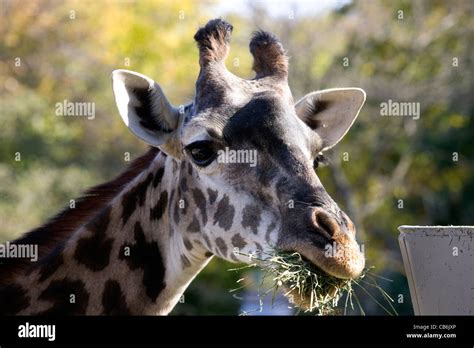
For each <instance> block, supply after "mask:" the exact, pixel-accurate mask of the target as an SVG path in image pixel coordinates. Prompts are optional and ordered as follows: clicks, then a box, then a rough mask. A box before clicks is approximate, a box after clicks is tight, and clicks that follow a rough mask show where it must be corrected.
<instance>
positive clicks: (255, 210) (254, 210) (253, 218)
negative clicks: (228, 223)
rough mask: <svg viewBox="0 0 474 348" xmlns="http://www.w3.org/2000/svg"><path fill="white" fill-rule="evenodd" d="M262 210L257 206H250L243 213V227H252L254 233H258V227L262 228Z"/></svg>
mask: <svg viewBox="0 0 474 348" xmlns="http://www.w3.org/2000/svg"><path fill="white" fill-rule="evenodd" d="M261 213H262V210H261V209H260V208H259V207H258V206H256V205H251V204H248V205H246V206H245V208H244V210H243V211H242V227H244V228H247V227H250V229H251V230H252V232H253V233H255V234H257V233H258V227H259V226H260V220H261Z"/></svg>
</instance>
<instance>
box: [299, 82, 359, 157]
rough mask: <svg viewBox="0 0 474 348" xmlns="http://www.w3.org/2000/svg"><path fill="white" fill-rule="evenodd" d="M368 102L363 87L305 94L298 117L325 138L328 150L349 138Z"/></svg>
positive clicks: (300, 102)
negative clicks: (348, 132) (365, 103)
mask: <svg viewBox="0 0 474 348" xmlns="http://www.w3.org/2000/svg"><path fill="white" fill-rule="evenodd" d="M364 102H365V92H364V91H363V90H362V89H360V88H334V89H325V90H322V91H318V92H312V93H309V94H307V95H305V96H304V97H303V98H301V99H300V100H299V101H298V102H297V103H296V104H295V109H296V114H297V115H298V117H299V118H300V119H301V120H303V121H304V122H305V123H306V124H307V125H308V126H309V127H310V128H311V129H312V130H313V131H315V132H316V133H317V134H318V135H319V136H320V137H321V139H322V141H323V148H322V151H324V150H328V149H330V148H331V147H333V146H334V145H336V144H337V143H338V142H339V141H340V140H341V139H342V138H343V137H344V135H346V133H347V131H348V130H349V128H351V126H352V124H353V123H354V121H355V119H356V118H357V115H358V114H359V111H360V109H361V108H362V105H364Z"/></svg>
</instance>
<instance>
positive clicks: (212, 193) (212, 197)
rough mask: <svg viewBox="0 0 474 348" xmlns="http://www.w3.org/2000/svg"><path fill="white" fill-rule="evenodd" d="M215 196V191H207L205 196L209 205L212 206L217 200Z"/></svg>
mask: <svg viewBox="0 0 474 348" xmlns="http://www.w3.org/2000/svg"><path fill="white" fill-rule="evenodd" d="M217 194H218V192H217V190H213V189H210V188H208V189H207V195H208V196H209V204H214V202H215V201H216V199H217Z"/></svg>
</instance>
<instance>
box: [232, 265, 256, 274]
mask: <svg viewBox="0 0 474 348" xmlns="http://www.w3.org/2000/svg"><path fill="white" fill-rule="evenodd" d="M253 267H257V264H256V263H252V264H250V265H245V266H242V267H237V268H229V269H228V270H227V271H228V272H235V271H241V270H243V269H247V268H253Z"/></svg>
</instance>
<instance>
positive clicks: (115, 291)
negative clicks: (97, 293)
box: [102, 279, 130, 315]
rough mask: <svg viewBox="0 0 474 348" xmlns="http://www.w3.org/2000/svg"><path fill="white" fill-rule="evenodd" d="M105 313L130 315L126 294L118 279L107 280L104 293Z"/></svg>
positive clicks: (103, 304)
mask: <svg viewBox="0 0 474 348" xmlns="http://www.w3.org/2000/svg"><path fill="white" fill-rule="evenodd" d="M102 306H103V312H102V313H103V314H105V315H129V314H130V311H129V309H128V306H127V300H126V298H125V294H124V293H123V291H122V288H121V287H120V283H119V282H118V281H116V280H113V279H109V280H107V281H106V282H105V285H104V292H103V293H102Z"/></svg>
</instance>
